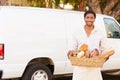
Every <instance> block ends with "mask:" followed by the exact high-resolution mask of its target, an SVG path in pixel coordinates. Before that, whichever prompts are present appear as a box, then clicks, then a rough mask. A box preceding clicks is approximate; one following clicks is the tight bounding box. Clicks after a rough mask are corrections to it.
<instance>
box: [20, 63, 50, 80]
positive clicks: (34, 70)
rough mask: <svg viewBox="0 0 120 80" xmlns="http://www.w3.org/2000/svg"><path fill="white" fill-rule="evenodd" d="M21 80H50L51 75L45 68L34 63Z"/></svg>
mask: <svg viewBox="0 0 120 80" xmlns="http://www.w3.org/2000/svg"><path fill="white" fill-rule="evenodd" d="M21 80H52V74H51V71H50V69H49V68H48V67H47V66H45V65H43V64H39V63H34V64H31V65H29V66H28V67H27V69H26V70H25V72H24V74H23V76H22V78H21Z"/></svg>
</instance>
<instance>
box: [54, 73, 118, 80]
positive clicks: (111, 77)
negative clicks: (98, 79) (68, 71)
mask: <svg viewBox="0 0 120 80" xmlns="http://www.w3.org/2000/svg"><path fill="white" fill-rule="evenodd" d="M55 80H72V77H60V78H55ZM103 80H120V76H114V75H105V74H103Z"/></svg>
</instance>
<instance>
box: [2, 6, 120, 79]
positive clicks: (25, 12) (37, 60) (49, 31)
mask: <svg viewBox="0 0 120 80" xmlns="http://www.w3.org/2000/svg"><path fill="white" fill-rule="evenodd" d="M83 14H84V13H83V12H77V11H66V10H56V9H44V8H30V7H9V6H1V7H0V73H1V75H0V76H2V79H9V78H17V77H21V79H22V80H52V75H62V74H69V73H72V70H73V67H72V66H71V64H70V61H69V59H68V58H67V52H68V36H69V35H70V33H71V32H72V31H74V30H77V29H79V28H80V26H81V25H84V20H83V18H84V17H83ZM95 25H97V26H98V28H100V29H101V30H102V31H103V33H104V34H105V35H106V36H107V37H108V42H109V43H110V44H111V45H112V47H113V49H115V52H116V53H115V54H114V55H113V56H112V57H111V58H110V59H109V60H108V61H107V62H106V63H105V64H104V67H103V70H117V69H120V64H119V62H120V24H119V23H118V22H117V21H116V20H115V19H114V18H112V17H110V16H105V15H100V14H97V18H96V22H95Z"/></svg>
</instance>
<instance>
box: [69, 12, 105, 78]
mask: <svg viewBox="0 0 120 80" xmlns="http://www.w3.org/2000/svg"><path fill="white" fill-rule="evenodd" d="M95 19H96V14H95V12H93V11H86V12H85V13H84V21H85V25H84V26H83V27H82V29H81V30H80V31H78V32H76V33H74V34H73V35H72V38H71V39H70V41H69V50H70V51H69V52H68V57H69V56H70V55H71V54H72V52H73V51H74V50H77V49H78V48H79V47H80V46H81V45H82V44H87V45H88V49H89V50H90V51H93V50H95V51H96V49H97V50H98V52H95V53H96V54H91V56H93V55H99V53H101V52H102V51H103V50H104V49H105V39H106V37H105V36H104V35H103V34H102V33H101V31H100V30H99V29H98V28H97V26H94V22H95ZM73 80H102V76H101V71H100V68H95V67H92V68H91V67H81V66H75V67H74V71H73Z"/></svg>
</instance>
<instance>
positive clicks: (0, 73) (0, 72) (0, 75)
mask: <svg viewBox="0 0 120 80" xmlns="http://www.w3.org/2000/svg"><path fill="white" fill-rule="evenodd" d="M2 74H3V71H2V70H0V80H1V78H2Z"/></svg>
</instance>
